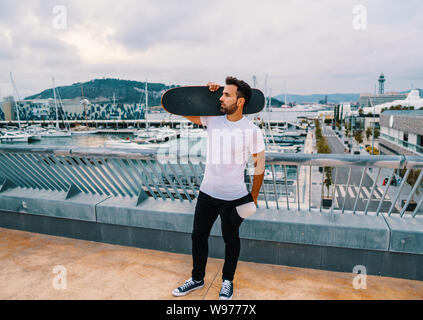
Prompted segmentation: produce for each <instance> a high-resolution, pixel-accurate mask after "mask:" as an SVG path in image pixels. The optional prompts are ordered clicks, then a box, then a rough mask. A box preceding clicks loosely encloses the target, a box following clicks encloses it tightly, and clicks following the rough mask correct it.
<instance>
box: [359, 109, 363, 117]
mask: <svg viewBox="0 0 423 320" xmlns="http://www.w3.org/2000/svg"><path fill="white" fill-rule="evenodd" d="M363 113H364V111H363V108H360V109H358V114H359V115H360V117H362V116H363Z"/></svg>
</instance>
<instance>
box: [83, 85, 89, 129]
mask: <svg viewBox="0 0 423 320" xmlns="http://www.w3.org/2000/svg"><path fill="white" fill-rule="evenodd" d="M81 93H82V104H83V105H84V113H85V125H86V126H87V127H88V119H87V108H86V101H85V97H84V88H83V87H82V86H81Z"/></svg>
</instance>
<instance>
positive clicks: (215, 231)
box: [0, 188, 423, 280]
mask: <svg viewBox="0 0 423 320" xmlns="http://www.w3.org/2000/svg"><path fill="white" fill-rule="evenodd" d="M43 193H44V194H43V195H41V194H39V192H34V190H25V189H22V188H9V189H6V190H4V191H3V192H0V227H6V228H14V229H19V230H27V231H32V232H39V233H47V234H53V235H59V236H65V237H74V238H81V239H86V240H92V241H102V242H107V243H116V244H123V245H130V246H138V247H142V248H149V249H155V250H164V251H171V252H179V253H186V254H190V253H191V231H192V224H193V213H194V209H195V203H196V202H195V201H193V202H192V203H189V202H188V201H183V202H181V201H179V200H174V201H172V200H154V199H151V198H148V199H146V200H145V201H143V202H142V203H140V204H139V205H138V206H137V205H136V202H137V199H135V198H119V197H116V198H114V197H98V198H91V200H89V199H88V198H87V196H86V195H84V194H77V195H75V196H73V197H70V198H66V193H65V192H54V193H52V192H48V191H45V192H43ZM240 237H241V240H242V249H241V256H240V259H241V260H246V261H255V262H263V263H272V264H284V265H290V266H300V267H307V268H318V269H326V270H333V271H343V272H351V271H352V269H353V268H354V266H356V265H364V266H366V268H367V270H368V273H369V274H378V275H384V276H394V277H403V278H409V279H419V280H423V217H421V216H416V218H406V217H404V218H395V217H385V216H369V215H367V216H362V215H352V214H334V215H333V214H329V213H327V212H318V211H316V212H312V213H307V212H297V211H289V212H288V211H286V210H275V209H258V210H257V212H256V213H255V214H254V215H253V216H251V217H249V218H248V219H246V220H245V221H244V222H243V223H242V225H241V227H240ZM210 256H213V257H218V258H223V257H224V245H223V240H222V235H221V231H220V221H219V219H217V222H216V223H215V225H214V226H213V228H212V230H211V237H210Z"/></svg>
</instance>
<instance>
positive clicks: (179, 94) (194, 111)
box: [162, 86, 265, 116]
mask: <svg viewBox="0 0 423 320" xmlns="http://www.w3.org/2000/svg"><path fill="white" fill-rule="evenodd" d="M222 92H223V87H220V88H219V89H218V90H216V91H215V92H211V91H210V90H209V88H208V87H207V86H191V87H178V88H173V89H169V90H167V91H166V92H165V93H164V94H163V96H162V106H163V108H164V109H165V110H166V111H167V112H169V113H172V114H175V115H179V116H221V115H224V113H222V112H221V111H220V102H219V99H220V97H221V96H222ZM264 104H265V98H264V95H263V93H262V92H261V91H260V90H258V89H252V95H251V99H250V101H249V102H248V104H247V105H246V106H244V109H243V114H253V113H257V112H260V111H261V110H263V108H264Z"/></svg>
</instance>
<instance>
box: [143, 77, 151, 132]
mask: <svg viewBox="0 0 423 320" xmlns="http://www.w3.org/2000/svg"><path fill="white" fill-rule="evenodd" d="M147 114H148V84H147V79H145V115H144V119H145V126H146V128H147V129H149V128H150V126H149V124H148V119H147Z"/></svg>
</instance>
